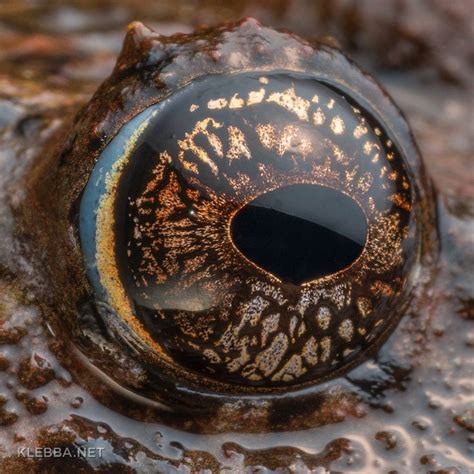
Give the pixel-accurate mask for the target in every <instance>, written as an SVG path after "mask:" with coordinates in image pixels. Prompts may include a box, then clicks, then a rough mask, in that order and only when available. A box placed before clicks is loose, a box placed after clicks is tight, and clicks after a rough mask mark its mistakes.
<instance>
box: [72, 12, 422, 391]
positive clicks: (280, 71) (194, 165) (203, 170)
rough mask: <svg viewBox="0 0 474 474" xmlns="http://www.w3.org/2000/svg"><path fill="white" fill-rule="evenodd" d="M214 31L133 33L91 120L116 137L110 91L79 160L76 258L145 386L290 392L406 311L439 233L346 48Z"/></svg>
mask: <svg viewBox="0 0 474 474" xmlns="http://www.w3.org/2000/svg"><path fill="white" fill-rule="evenodd" d="M131 34H135V35H136V33H133V32H132V33H131ZM213 34H215V35H216V36H215V37H208V36H206V35H204V36H203V38H205V39H200V38H199V35H198V36H189V37H184V39H183V37H182V36H180V37H179V39H178V40H175V39H173V38H170V39H169V40H166V39H163V38H161V37H160V38H157V37H155V36H153V35H152V36H151V37H147V38H146V40H143V38H142V39H140V38H139V39H140V41H141V42H140V41H137V37H136V36H133V38H132V39H133V41H131V40H130V39H129V40H127V41H126V43H125V48H124V51H123V53H122V55H121V57H120V58H119V61H118V65H117V68H116V71H115V72H114V74H113V75H112V77H111V79H109V86H110V84H112V85H113V87H112V88H109V89H108V92H107V93H109V94H111V97H112V98H114V97H115V99H113V100H112V101H111V105H108V112H107V113H105V112H104V118H103V119H102V121H100V120H99V121H98V123H99V124H100V126H96V127H95V129H94V130H99V131H100V130H104V131H106V132H107V133H106V134H105V135H104V136H107V135H110V137H111V138H110V139H109V140H105V142H106V145H104V146H99V147H98V148H91V146H95V144H96V143H97V140H96V141H94V140H93V139H92V138H88V137H86V136H85V135H86V133H85V132H87V130H90V126H89V128H88V125H87V124H88V122H87V118H88V117H91V116H93V114H94V113H97V111H99V110H100V108H101V107H104V106H105V104H106V102H105V99H104V97H103V96H102V95H101V94H98V96H97V97H96V98H94V99H93V100H92V102H91V106H90V108H89V110H88V112H87V114H86V117H85V118H84V124H85V125H83V126H82V129H80V130H81V131H80V133H79V136H80V137H81V136H82V137H83V139H84V143H85V144H86V147H84V150H81V151H76V153H77V154H79V155H81V154H82V155H81V156H83V157H84V158H83V160H84V162H86V158H85V157H86V156H87V153H88V151H87V150H88V149H87V146H89V150H92V152H89V154H90V156H95V160H94V162H93V163H92V162H91V160H90V158H87V160H89V161H88V163H90V165H88V166H89V169H90V175H89V176H88V181H87V183H86V185H85V187H84V189H83V191H82V194H81V201H80V216H79V231H80V240H81V249H82V256H83V258H84V261H85V264H86V265H85V266H86V271H87V276H88V279H89V282H90V283H91V286H92V287H93V289H94V292H95V295H96V296H95V297H96V301H97V302H98V303H100V304H99V308H100V311H99V312H101V314H102V316H103V318H104V320H105V323H106V325H107V326H108V328H109V329H110V330H111V331H112V332H113V333H114V334H116V335H118V336H119V339H121V340H122V341H123V342H124V343H125V346H126V347H128V348H131V349H132V353H133V354H134V356H136V357H138V358H139V359H140V360H141V361H143V363H144V366H145V367H146V370H147V371H148V372H149V374H150V380H151V379H153V378H154V377H157V379H158V380H161V381H165V380H172V381H174V382H173V383H175V386H174V389H173V390H178V391H179V390H180V388H179V387H185V388H183V390H184V391H186V390H187V389H188V387H192V390H197V391H199V393H200V394H202V393H203V392H206V393H207V392H208V391H209V390H210V391H211V392H212V391H220V392H226V393H237V394H244V393H262V394H263V393H269V392H272V391H289V390H297V389H299V388H300V387H302V386H305V385H308V384H315V383H318V382H320V381H322V380H324V379H327V378H330V377H334V376H336V375H337V374H340V373H341V372H342V371H343V370H346V369H348V368H350V367H351V366H353V365H354V364H356V363H357V362H358V361H360V360H362V359H363V357H362V356H364V354H367V353H368V352H369V351H370V350H375V349H376V348H377V347H378V346H379V345H380V343H381V342H383V340H384V339H385V338H386V337H387V335H388V334H389V333H390V332H391V330H392V329H393V328H394V327H395V326H396V323H397V322H398V320H399V319H400V317H401V315H402V312H403V310H404V308H405V306H406V303H407V301H408V300H409V298H410V295H411V294H412V291H413V288H414V285H415V283H416V275H417V271H418V270H419V260H420V255H421V252H422V250H421V242H422V241H423V240H424V239H425V237H424V233H426V232H427V231H426V226H425V225H424V219H425V220H426V217H425V216H423V214H422V211H421V206H420V202H421V200H423V199H426V195H427V193H428V191H427V190H426V187H425V186H426V183H425V182H424V181H423V173H422V165H421V162H420V160H419V156H418V154H417V150H416V146H415V145H414V144H413V142H412V139H411V136H410V134H409V130H408V127H407V126H406V123H405V122H404V120H403V117H401V115H400V114H399V112H398V110H397V109H396V108H395V107H394V106H393V104H392V103H391V101H390V100H389V99H388V98H387V96H386V95H385V94H384V93H383V91H381V90H380V89H379V87H378V86H377V85H376V84H375V83H374V82H373V81H372V80H371V79H370V78H369V77H367V76H365V75H364V74H363V73H361V72H360V71H359V70H358V69H357V68H356V66H355V65H354V64H352V63H350V62H348V61H347V60H346V59H345V57H344V56H343V55H342V54H341V53H340V52H339V51H336V50H333V49H331V48H328V47H326V46H324V47H323V46H321V45H316V46H315V47H314V48H313V47H311V46H309V45H308V44H307V43H304V42H303V41H302V40H299V39H297V38H295V37H293V36H290V35H286V34H283V33H277V32H275V31H273V30H270V29H268V28H263V27H261V26H260V25H258V24H257V23H255V22H253V21H251V20H248V21H244V22H242V23H240V24H236V25H232V26H229V27H227V28H222V29H217V30H215V31H214V33H213ZM216 38H217V39H216ZM258 38H260V39H261V38H266V39H267V40H268V41H267V42H268V45H269V46H268V48H267V49H266V50H265V49H262V48H256V47H254V43H255V41H257V39H258ZM167 41H168V42H167ZM131 44H132V46H133V48H136V49H135V50H132V51H130V48H131V47H132V46H130V45H131ZM127 45H128V46H127ZM137 45H138V46H137ZM157 51H159V52H160V55H161V56H160V58H162V59H156V64H154V65H153V61H155V59H153V58H157V57H158V53H157ZM196 51H198V52H197V53H196ZM222 51H225V52H226V55H223V54H221V53H220V52H222ZM262 51H263V52H262ZM264 53H265V54H264ZM166 58H169V59H166ZM134 64H139V65H143V66H134ZM141 67H143V71H142V69H141ZM150 71H152V72H151V73H150ZM104 89H106V88H104ZM131 90H132V91H134V92H133V94H132V93H131V92H130V91H131ZM137 91H138V92H137ZM123 96H127V97H128V100H127V101H123V100H122V97H123ZM134 101H136V102H134ZM110 117H115V118H114V120H111V118H110ZM96 136H97V133H96ZM95 150H97V153H95ZM420 170H421V171H420ZM154 386H155V387H158V389H159V386H160V382H158V384H156V385H154ZM183 393H184V392H183Z"/></svg>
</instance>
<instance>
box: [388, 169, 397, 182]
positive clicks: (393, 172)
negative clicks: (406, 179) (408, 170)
mask: <svg viewBox="0 0 474 474" xmlns="http://www.w3.org/2000/svg"><path fill="white" fill-rule="evenodd" d="M388 179H389V180H390V181H396V180H397V172H396V171H392V172H391V173H390V174H389V175H388Z"/></svg>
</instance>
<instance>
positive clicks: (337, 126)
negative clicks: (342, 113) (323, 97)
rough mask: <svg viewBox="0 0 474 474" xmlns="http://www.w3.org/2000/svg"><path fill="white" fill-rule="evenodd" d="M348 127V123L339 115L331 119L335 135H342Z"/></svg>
mask: <svg viewBox="0 0 474 474" xmlns="http://www.w3.org/2000/svg"><path fill="white" fill-rule="evenodd" d="M345 128H346V125H345V123H344V120H342V118H341V117H339V115H336V117H334V118H333V119H332V121H331V130H332V132H333V133H334V134H335V135H341V134H342V133H344V130H345Z"/></svg>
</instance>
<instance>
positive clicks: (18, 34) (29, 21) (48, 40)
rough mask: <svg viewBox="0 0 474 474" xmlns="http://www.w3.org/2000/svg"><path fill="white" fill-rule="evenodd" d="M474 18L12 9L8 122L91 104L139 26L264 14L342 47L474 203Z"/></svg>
mask: <svg viewBox="0 0 474 474" xmlns="http://www.w3.org/2000/svg"><path fill="white" fill-rule="evenodd" d="M473 12H474V2H473V1H472V0H384V1H379V0H238V1H237V0H231V1H228V0H227V1H226V0H155V1H137V0H75V1H64V0H49V1H46V0H0V125H1V123H2V120H3V121H5V120H7V121H8V117H7V116H8V114H5V113H2V107H9V108H10V112H11V113H14V104H17V105H18V106H21V104H25V103H26V104H28V105H31V104H32V103H33V104H34V103H36V104H39V103H41V105H42V106H43V107H44V106H45V104H49V106H50V107H61V106H65V105H67V104H73V103H76V102H80V101H86V100H87V98H88V97H89V96H90V95H91V94H92V93H93V92H94V90H95V89H96V87H97V85H98V83H100V82H101V81H102V80H103V79H104V78H105V77H106V76H107V75H108V74H109V72H110V70H111V69H112V67H113V64H114V61H115V58H116V55H117V53H118V51H119V50H120V47H121V42H122V40H123V36H124V32H125V28H126V25H127V23H129V22H130V21H133V20H140V21H142V22H144V23H145V24H147V25H148V26H150V27H151V28H153V29H155V30H156V31H158V32H159V33H161V34H164V35H169V34H172V33H175V32H177V31H180V32H189V31H192V30H193V29H194V28H195V27H196V26H202V25H213V24H216V23H220V22H224V21H235V20H237V19H239V18H241V17H244V16H253V17H255V18H257V19H258V20H260V21H261V22H262V23H263V24H265V25H268V26H273V27H275V28H283V29H288V30H291V31H293V32H295V33H297V34H299V35H301V36H303V37H306V38H310V39H315V38H318V37H320V36H333V37H334V38H336V39H337V41H338V42H339V44H340V45H341V46H342V48H343V49H344V50H345V51H346V52H348V54H349V55H351V56H352V57H353V58H354V59H356V61H357V62H358V63H359V64H361V65H362V67H363V68H364V69H366V70H369V71H370V72H372V73H373V74H374V75H375V76H376V77H377V78H378V79H379V80H380V81H381V82H382V83H383V84H384V85H385V86H386V88H388V90H389V91H390V92H391V93H392V95H393V96H394V97H395V99H396V100H397V102H399V104H400V105H401V107H402V109H403V110H404V111H405V112H406V114H407V115H408V118H409V120H410V122H411V123H412V126H413V127H414V130H415V132H416V136H417V139H418V141H419V142H420V143H421V146H422V151H423V152H424V155H425V159H426V160H427V161H429V162H430V166H431V168H432V173H433V174H434V175H435V179H436V180H437V181H438V184H439V185H440V186H442V187H443V188H444V189H447V190H448V191H452V192H456V193H463V194H464V193H468V194H469V195H471V196H472V195H474V192H473V188H474V184H472V180H466V179H461V180H460V179H459V177H460V175H461V176H463V175H464V176H465V170H466V169H467V168H469V169H470V171H472V155H471V150H472V135H473V133H472V132H473V129H472V122H473V120H472V118H473V117H472V77H473V76H472V72H473V63H474V50H473V44H474V41H473V31H472V27H473ZM45 94H46V95H45ZM2 100H3V102H2Z"/></svg>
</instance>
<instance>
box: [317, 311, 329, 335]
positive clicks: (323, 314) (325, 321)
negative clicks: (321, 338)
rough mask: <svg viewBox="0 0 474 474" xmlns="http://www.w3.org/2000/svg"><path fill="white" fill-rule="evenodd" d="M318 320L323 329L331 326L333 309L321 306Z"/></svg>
mask: <svg viewBox="0 0 474 474" xmlns="http://www.w3.org/2000/svg"><path fill="white" fill-rule="evenodd" d="M316 320H317V322H318V325H319V327H320V328H321V329H324V330H325V329H327V328H328V327H329V323H330V322H331V311H330V310H329V308H328V307H327V306H321V307H320V308H319V309H318V314H317V315H316Z"/></svg>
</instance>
